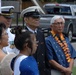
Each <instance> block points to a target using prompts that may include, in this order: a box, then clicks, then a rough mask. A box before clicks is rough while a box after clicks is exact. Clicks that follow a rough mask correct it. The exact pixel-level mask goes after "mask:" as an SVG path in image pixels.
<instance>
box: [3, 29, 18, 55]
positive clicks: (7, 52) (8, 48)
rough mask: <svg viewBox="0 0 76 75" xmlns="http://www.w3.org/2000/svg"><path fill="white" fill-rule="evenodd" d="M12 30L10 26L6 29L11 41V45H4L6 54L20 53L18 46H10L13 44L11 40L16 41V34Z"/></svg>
mask: <svg viewBox="0 0 76 75" xmlns="http://www.w3.org/2000/svg"><path fill="white" fill-rule="evenodd" d="M10 30H11V28H8V29H7V30H6V32H7V33H8V43H9V46H7V47H4V48H3V52H4V53H6V54H9V53H15V54H18V53H19V50H17V49H16V48H11V47H10V46H11V44H10V42H14V38H15V35H14V34H12V33H11V32H10Z"/></svg>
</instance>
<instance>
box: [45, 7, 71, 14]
mask: <svg viewBox="0 0 76 75" xmlns="http://www.w3.org/2000/svg"><path fill="white" fill-rule="evenodd" d="M45 10H46V12H47V13H48V14H55V15H56V14H57V15H72V14H71V10H70V7H52V6H50V7H47V6H46V7H45Z"/></svg>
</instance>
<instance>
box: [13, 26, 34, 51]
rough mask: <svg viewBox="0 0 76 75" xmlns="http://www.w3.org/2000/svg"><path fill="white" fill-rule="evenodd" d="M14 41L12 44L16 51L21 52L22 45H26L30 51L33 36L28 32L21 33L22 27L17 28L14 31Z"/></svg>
mask: <svg viewBox="0 0 76 75" xmlns="http://www.w3.org/2000/svg"><path fill="white" fill-rule="evenodd" d="M15 34H16V36H15V40H14V44H15V46H16V48H17V49H19V50H23V48H24V44H25V43H28V47H29V48H31V49H32V40H31V34H33V33H32V32H30V31H28V30H27V31H24V32H23V31H22V27H20V26H19V27H17V29H16V31H15Z"/></svg>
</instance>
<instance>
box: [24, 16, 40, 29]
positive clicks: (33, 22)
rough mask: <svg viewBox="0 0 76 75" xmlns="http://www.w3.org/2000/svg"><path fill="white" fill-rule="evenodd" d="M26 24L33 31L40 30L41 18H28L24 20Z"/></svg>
mask: <svg viewBox="0 0 76 75" xmlns="http://www.w3.org/2000/svg"><path fill="white" fill-rule="evenodd" d="M24 20H25V23H26V24H27V25H28V26H29V27H30V28H32V29H35V28H38V27H39V20H40V19H39V18H34V17H27V18H24Z"/></svg>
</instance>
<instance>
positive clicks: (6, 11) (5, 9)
mask: <svg viewBox="0 0 76 75" xmlns="http://www.w3.org/2000/svg"><path fill="white" fill-rule="evenodd" d="M13 12H14V6H2V7H1V13H0V15H2V16H4V17H6V18H13Z"/></svg>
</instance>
